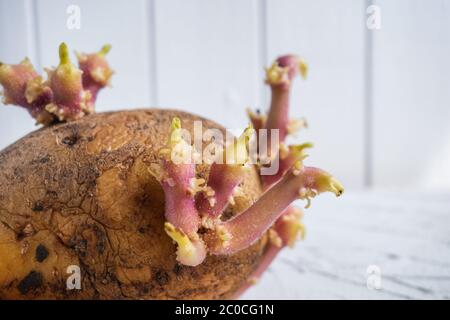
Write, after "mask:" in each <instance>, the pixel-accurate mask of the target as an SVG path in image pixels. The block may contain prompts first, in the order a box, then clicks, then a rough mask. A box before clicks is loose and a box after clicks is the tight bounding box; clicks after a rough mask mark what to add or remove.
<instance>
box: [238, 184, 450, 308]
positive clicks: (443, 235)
mask: <svg viewBox="0 0 450 320" xmlns="http://www.w3.org/2000/svg"><path fill="white" fill-rule="evenodd" d="M305 213H306V214H305V223H306V227H307V235H306V239H305V241H303V242H298V243H297V244H296V246H295V248H294V249H285V250H284V251H283V252H282V253H281V255H280V256H279V257H278V258H277V260H276V261H275V262H274V263H273V264H272V265H271V266H270V268H269V270H268V271H267V272H266V273H265V274H264V275H263V277H262V279H261V280H260V281H259V283H257V284H256V285H255V286H254V287H252V288H251V289H250V290H249V291H247V292H246V293H245V294H244V296H243V297H242V298H243V299H450V254H449V252H450V233H449V232H448V226H449V225H450V195H448V194H427V193H393V192H381V191H377V192H357V193H346V194H344V196H343V197H342V198H340V199H338V200H336V199H335V198H334V197H332V196H330V195H324V196H321V197H320V198H317V199H315V201H314V200H313V203H312V206H311V208H309V209H307V210H305ZM371 265H376V266H378V267H379V268H380V269H381V289H380V290H369V289H368V288H367V274H366V271H367V268H368V267H369V266H371Z"/></svg>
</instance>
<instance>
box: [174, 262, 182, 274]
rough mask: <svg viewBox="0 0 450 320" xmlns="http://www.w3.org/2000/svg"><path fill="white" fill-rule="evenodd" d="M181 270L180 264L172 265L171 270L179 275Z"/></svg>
mask: <svg viewBox="0 0 450 320" xmlns="http://www.w3.org/2000/svg"><path fill="white" fill-rule="evenodd" d="M182 270H183V266H181V265H180V264H178V263H177V264H176V265H175V267H173V272H174V273H175V274H176V275H177V276H179V275H180V274H181V271H182Z"/></svg>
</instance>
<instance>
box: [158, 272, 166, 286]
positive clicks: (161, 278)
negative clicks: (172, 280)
mask: <svg viewBox="0 0 450 320" xmlns="http://www.w3.org/2000/svg"><path fill="white" fill-rule="evenodd" d="M155 280H156V282H157V283H158V284H159V285H160V286H164V285H166V284H167V283H168V282H169V275H168V274H167V272H165V271H164V270H158V271H157V272H156V274H155Z"/></svg>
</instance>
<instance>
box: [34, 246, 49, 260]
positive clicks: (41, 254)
mask: <svg viewBox="0 0 450 320" xmlns="http://www.w3.org/2000/svg"><path fill="white" fill-rule="evenodd" d="M47 257H48V250H47V248H46V247H45V246H43V245H42V244H40V245H38V246H37V248H36V260H37V261H38V262H43V261H44V260H45V259H47Z"/></svg>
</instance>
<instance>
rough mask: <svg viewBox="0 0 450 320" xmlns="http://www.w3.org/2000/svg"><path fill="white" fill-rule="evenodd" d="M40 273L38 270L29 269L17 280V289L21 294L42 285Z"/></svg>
mask: <svg viewBox="0 0 450 320" xmlns="http://www.w3.org/2000/svg"><path fill="white" fill-rule="evenodd" d="M42 282H43V281H42V275H41V273H40V272H36V271H31V272H30V273H29V274H28V275H27V276H26V277H25V278H23V279H22V281H20V282H19V285H18V286H17V289H18V290H19V291H20V293H21V294H27V293H28V292H30V291H35V290H37V289H39V288H40V287H41V286H42Z"/></svg>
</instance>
